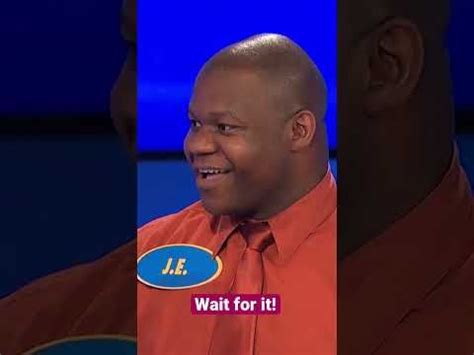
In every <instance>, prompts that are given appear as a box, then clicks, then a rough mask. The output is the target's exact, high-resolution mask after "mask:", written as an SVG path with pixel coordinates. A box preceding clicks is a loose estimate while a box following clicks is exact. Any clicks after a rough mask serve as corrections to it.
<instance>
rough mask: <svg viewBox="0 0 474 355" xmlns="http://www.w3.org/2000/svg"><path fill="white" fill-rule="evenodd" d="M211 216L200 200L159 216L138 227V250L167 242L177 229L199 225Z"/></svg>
mask: <svg viewBox="0 0 474 355" xmlns="http://www.w3.org/2000/svg"><path fill="white" fill-rule="evenodd" d="M209 218H210V215H209V213H208V212H207V211H206V210H205V209H204V207H203V206H202V203H201V202H200V201H198V202H195V203H193V204H192V205H190V206H188V207H186V208H184V209H182V210H181V211H179V212H177V213H173V214H170V215H167V216H163V217H159V218H157V219H155V220H153V221H151V222H149V223H147V224H145V225H144V226H142V227H141V228H139V229H138V234H137V238H138V252H139V254H140V251H143V250H145V249H148V247H149V246H150V245H151V244H153V245H156V244H167V243H169V242H171V241H172V236H173V235H174V234H175V231H176V230H177V229H183V228H189V229H192V227H193V226H196V225H198V224H199V223H201V222H202V221H203V220H208V219H209Z"/></svg>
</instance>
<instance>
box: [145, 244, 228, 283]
mask: <svg viewBox="0 0 474 355" xmlns="http://www.w3.org/2000/svg"><path fill="white" fill-rule="evenodd" d="M183 246H185V247H192V248H196V249H201V250H203V251H205V252H206V253H208V254H210V255H211V257H213V253H212V251H211V250H209V249H207V248H204V247H202V246H200V245H195V244H184V243H178V244H166V245H162V246H160V247H156V248H153V249H151V250H148V251H147V252H146V253H145V254H143V255H142V256H140V257H139V258H138V260H137V266H138V263H139V262H140V260H141V259H143V258H144V257H145V256H147V255H148V254H150V253H152V252H154V251H156V250H159V249H163V248H169V247H183ZM213 259H215V260H216V261H217V271H216V272H215V273H214V275H212V277H211V278H210V279H207V280H205V281H203V282H201V283H198V284H194V285H190V286H180V287H166V286H156V285H153V284H151V283H149V282H147V281H145V280H143V279H142V278H141V277H140V276H139V275H138V272H137V279H138V281H140V282H141V283H143V284H145V285H147V286H150V287H153V288H157V289H160V290H185V289H188V288H193V287H199V286H202V285H205V284H208V283H209V282H211V281H214V280H215V279H217V278H218V277H219V275H220V274H221V272H222V260H221V258H220V257H219V256H217V255H216V257H215V258H214V257H213Z"/></svg>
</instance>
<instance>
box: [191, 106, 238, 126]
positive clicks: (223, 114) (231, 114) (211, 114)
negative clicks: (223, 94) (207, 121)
mask: <svg viewBox="0 0 474 355" xmlns="http://www.w3.org/2000/svg"><path fill="white" fill-rule="evenodd" d="M188 114H189V116H190V117H191V118H193V119H196V120H199V118H198V115H196V114H195V113H194V112H193V111H192V110H191V109H189V110H188ZM208 116H209V117H210V118H211V119H219V118H225V117H231V118H232V119H234V120H236V121H239V122H240V123H244V122H243V121H242V120H241V119H240V118H239V117H237V115H236V114H235V113H234V112H232V111H211V112H209V113H208Z"/></svg>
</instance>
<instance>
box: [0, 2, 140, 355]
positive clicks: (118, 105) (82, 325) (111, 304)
mask: <svg viewBox="0 0 474 355" xmlns="http://www.w3.org/2000/svg"><path fill="white" fill-rule="evenodd" d="M122 33H123V36H124V38H125V39H126V41H127V42H129V43H130V44H131V46H130V51H129V54H128V57H127V60H126V62H125V63H124V66H123V68H122V72H121V74H120V76H119V78H118V79H117V82H116V85H115V87H114V91H113V94H112V102H111V111H112V115H113V117H114V123H115V125H116V127H117V129H118V131H119V132H120V134H121V136H122V137H123V138H124V140H125V142H126V144H127V147H129V148H130V150H131V153H132V155H133V154H134V149H132V148H133V147H134V144H135V138H134V137H135V133H134V132H135V129H134V127H135V125H136V123H135V121H136V107H135V106H136V87H135V80H136V66H135V56H136V52H135V49H134V48H135V37H136V2H135V1H134V0H125V2H124V7H123V27H122ZM135 272H136V242H135V240H133V241H132V242H130V243H128V244H127V245H125V246H122V247H121V248H119V249H118V250H116V251H114V252H112V253H110V254H109V255H106V256H105V257H103V258H101V259H100V260H98V261H96V262H94V263H89V264H85V265H80V266H77V267H74V268H72V269H70V270H66V271H62V272H59V273H56V274H54V275H51V276H47V277H45V278H43V279H41V280H39V281H36V282H33V283H32V284H31V285H28V286H26V287H24V288H23V289H21V290H19V291H18V292H16V293H14V294H12V295H10V296H9V297H6V298H4V299H2V300H0V314H1V316H0V353H2V354H6V355H9V354H20V353H24V352H25V351H27V350H30V349H32V348H35V347H38V346H42V345H43V344H46V343H51V342H52V343H55V342H61V341H62V340H64V339H78V340H79V339H83V338H77V337H89V338H90V337H92V338H94V339H95V340H94V341H95V342H96V343H95V346H102V345H103V344H101V343H100V341H99V339H97V338H95V337H96V336H98V335H100V336H105V337H106V338H107V339H109V338H110V337H114V338H115V339H119V340H120V339H125V340H128V339H131V338H134V337H135V336H136V283H135ZM92 345H94V344H92ZM105 345H107V344H105ZM109 345H111V346H114V347H113V349H121V348H120V345H119V344H115V343H112V344H109ZM125 346H127V345H125ZM124 348H126V349H130V348H129V346H128V347H124ZM69 349H71V348H69ZM101 349H102V348H101Z"/></svg>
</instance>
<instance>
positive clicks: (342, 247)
mask: <svg viewBox="0 0 474 355" xmlns="http://www.w3.org/2000/svg"><path fill="white" fill-rule="evenodd" d="M421 135H423V133H421ZM408 141H409V140H408ZM441 142H444V144H442V143H441ZM412 143H413V144H407V145H405V146H402V144H401V143H400V142H398V144H397V142H393V141H386V140H385V141H379V142H378V144H375V146H379V147H380V149H379V151H377V152H375V151H374V152H370V151H368V152H367V154H366V156H365V157H364V159H360V160H359V161H360V162H361V164H362V162H363V165H364V166H363V167H360V169H359V171H358V176H354V179H353V181H351V171H346V170H344V167H343V166H342V164H341V175H342V174H346V175H347V176H345V177H343V176H341V178H342V181H341V183H340V185H339V210H338V220H339V225H338V240H339V242H338V246H339V250H338V255H339V258H340V259H343V258H344V257H346V256H348V255H350V254H351V253H353V252H354V251H356V250H357V249H358V248H360V247H361V246H363V245H364V244H366V243H368V242H369V241H371V240H372V239H374V238H376V237H377V236H379V235H380V234H381V233H383V232H384V231H385V230H386V229H387V227H389V226H390V225H391V224H393V223H394V222H396V221H397V220H398V219H400V218H401V217H403V216H405V215H406V214H408V213H409V212H410V211H411V210H412V209H413V208H414V207H415V206H417V205H418V204H420V203H421V202H422V201H423V200H424V199H425V198H426V197H427V196H428V195H429V193H430V192H431V191H433V190H434V189H435V188H436V186H437V185H438V184H439V183H440V181H441V180H442V178H443V176H444V175H445V173H446V171H447V169H448V168H449V165H450V162H451V159H452V154H453V143H452V141H450V140H449V139H443V140H440V141H439V142H438V143H437V144H436V145H434V144H429V143H426V144H420V142H415V139H413V140H412ZM390 146H392V147H397V149H390ZM341 153H342V154H344V152H341ZM347 154H349V155H350V153H347Z"/></svg>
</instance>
